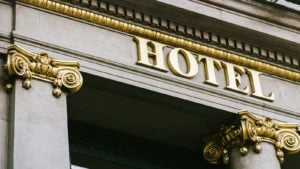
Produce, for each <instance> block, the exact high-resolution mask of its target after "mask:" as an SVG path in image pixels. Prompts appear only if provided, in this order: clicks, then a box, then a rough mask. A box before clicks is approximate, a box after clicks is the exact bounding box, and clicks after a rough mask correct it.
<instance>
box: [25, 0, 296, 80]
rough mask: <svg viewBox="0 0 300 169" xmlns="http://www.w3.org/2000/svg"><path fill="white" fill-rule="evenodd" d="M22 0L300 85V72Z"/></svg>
mask: <svg viewBox="0 0 300 169" xmlns="http://www.w3.org/2000/svg"><path fill="white" fill-rule="evenodd" d="M19 1H20V2H23V3H26V4H29V5H32V6H36V7H39V8H42V9H46V10H50V11H52V12H57V13H60V14H64V15H67V16H70V17H74V18H77V19H80V20H84V21H87V22H90V23H94V24H97V25H101V26H105V27H108V28H111V29H115V30H118V31H121V32H126V33H129V34H132V35H135V36H141V37H144V38H148V39H151V40H155V41H158V42H162V43H165V44H168V45H171V46H174V47H180V48H184V49H188V50H190V51H193V52H196V53H200V54H204V55H207V56H210V57H214V58H217V59H220V60H224V61H227V62H231V63H234V64H237V65H241V66H244V67H247V68H251V69H254V70H257V71H260V72H263V73H266V74H269V75H274V76H278V77H281V78H284V79H288V80H291V81H295V82H300V73H299V72H296V71H292V70H288V69H284V68H280V67H277V66H273V65H271V64H268V63H264V62H261V61H257V60H253V59H249V58H246V57H243V56H239V55H236V54H233V53H230V52H226V51H222V50H219V49H215V48H212V47H208V46H205V45H202V44H198V43H195V42H193V41H190V40H185V39H182V38H177V37H174V36H171V35H168V34H165V33H162V32H158V31H154V30H151V29H148V28H144V27H141V26H137V25H134V24H130V23H126V22H123V21H119V20H116V19H113V18H110V17H107V16H103V15H101V14H99V13H96V12H90V11H88V10H84V9H79V8H76V7H72V6H70V5H65V4H62V3H58V2H54V1H51V0H19Z"/></svg>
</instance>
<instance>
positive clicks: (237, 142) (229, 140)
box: [203, 111, 300, 164]
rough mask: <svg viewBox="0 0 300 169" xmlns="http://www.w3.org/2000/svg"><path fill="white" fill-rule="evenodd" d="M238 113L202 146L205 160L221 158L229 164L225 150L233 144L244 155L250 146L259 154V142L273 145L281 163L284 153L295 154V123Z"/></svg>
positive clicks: (299, 142) (299, 144)
mask: <svg viewBox="0 0 300 169" xmlns="http://www.w3.org/2000/svg"><path fill="white" fill-rule="evenodd" d="M239 116H240V117H239V118H238V120H237V121H236V122H235V123H234V124H232V125H230V126H222V127H221V131H220V134H219V136H218V137H216V138H214V139H211V140H210V141H209V142H208V143H207V144H206V145H205V147H204V150H203V155H204V157H205V159H207V161H208V162H210V163H212V164H216V163H218V162H219V161H220V158H221V157H222V158H223V162H224V163H225V164H228V163H229V156H228V151H230V150H231V149H232V148H234V147H240V152H241V155H246V154H247V153H248V148H247V147H250V146H252V147H253V151H254V152H256V153H260V152H261V151H262V147H261V145H260V143H261V142H268V143H271V144H273V145H274V147H275V149H276V156H277V157H278V160H279V161H280V163H283V162H284V153H287V154H295V153H297V152H299V151H300V136H299V134H298V133H297V128H298V125H297V124H280V123H274V122H273V121H272V120H271V119H270V118H266V119H259V118H257V117H255V116H254V115H252V114H251V113H250V112H248V111H241V112H240V113H239ZM221 152H225V153H221Z"/></svg>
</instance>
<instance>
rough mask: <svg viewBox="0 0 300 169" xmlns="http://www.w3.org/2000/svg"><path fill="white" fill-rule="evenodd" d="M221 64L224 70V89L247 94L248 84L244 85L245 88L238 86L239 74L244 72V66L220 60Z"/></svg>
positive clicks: (239, 81)
mask: <svg viewBox="0 0 300 169" xmlns="http://www.w3.org/2000/svg"><path fill="white" fill-rule="evenodd" d="M221 64H222V66H223V68H224V70H225V79H226V87H225V89H228V90H232V91H235V92H239V93H243V94H248V93H249V88H248V86H247V87H245V89H243V90H242V89H239V88H238V87H239V86H240V84H241V75H243V74H244V73H245V71H244V68H242V67H240V66H236V65H233V64H230V63H224V62H221Z"/></svg>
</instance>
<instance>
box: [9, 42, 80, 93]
mask: <svg viewBox="0 0 300 169" xmlns="http://www.w3.org/2000/svg"><path fill="white" fill-rule="evenodd" d="M79 67H80V66H79V63H78V62H72V61H62V60H56V59H53V58H51V57H49V56H48V54H47V53H41V54H34V53H31V52H28V51H26V50H24V49H22V48H20V47H18V46H16V45H12V46H11V47H9V48H8V54H7V61H6V64H5V65H4V70H5V72H6V74H7V84H6V89H11V88H12V84H11V79H12V77H17V78H21V79H22V80H23V83H22V85H23V87H24V88H25V89H29V88H31V85H32V84H31V79H38V80H42V81H45V82H49V83H52V85H53V87H54V89H53V95H54V96H55V97H60V96H61V92H62V91H61V89H65V90H66V91H67V92H69V93H74V92H76V91H78V90H79V89H80V88H81V86H82V83H83V79H82V75H81V73H80V72H79Z"/></svg>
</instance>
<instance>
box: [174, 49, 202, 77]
mask: <svg viewBox="0 0 300 169" xmlns="http://www.w3.org/2000/svg"><path fill="white" fill-rule="evenodd" d="M179 53H181V54H182V55H183V57H184V60H185V62H186V65H187V72H186V73H185V72H183V71H182V70H181V69H180V67H179V61H178V54H179ZM168 66H169V68H170V69H171V71H172V72H173V73H174V74H175V75H177V76H181V77H184V78H192V77H194V76H195V75H196V74H197V73H198V62H197V60H196V58H195V57H194V56H193V55H192V54H191V53H190V52H188V51H186V50H184V49H181V48H175V49H172V50H171V52H170V53H169V55H168Z"/></svg>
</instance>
